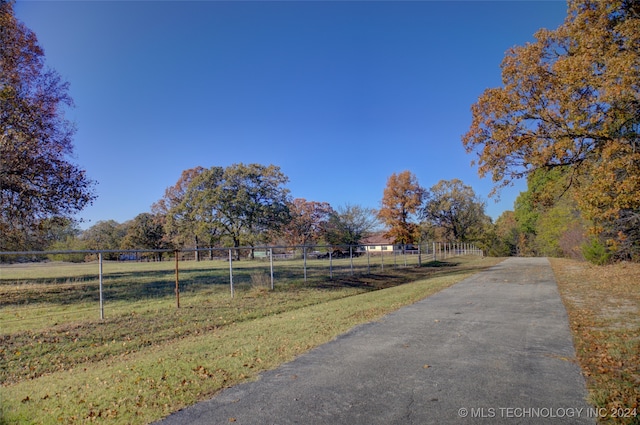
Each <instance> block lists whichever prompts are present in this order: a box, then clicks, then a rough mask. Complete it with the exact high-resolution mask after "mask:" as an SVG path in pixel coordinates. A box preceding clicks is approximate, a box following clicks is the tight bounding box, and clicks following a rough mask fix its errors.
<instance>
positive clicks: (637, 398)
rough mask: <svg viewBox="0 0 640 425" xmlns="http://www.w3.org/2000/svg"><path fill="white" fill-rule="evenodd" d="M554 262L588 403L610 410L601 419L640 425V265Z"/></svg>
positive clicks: (563, 260)
mask: <svg viewBox="0 0 640 425" xmlns="http://www.w3.org/2000/svg"><path fill="white" fill-rule="evenodd" d="M551 264H552V266H553V270H554V273H555V275H556V279H557V281H558V287H559V289H560V293H561V295H562V298H563V301H564V304H565V306H566V308H567V312H568V314H569V321H570V325H571V329H572V331H573V334H574V343H575V346H576V351H577V355H578V360H579V361H580V364H581V366H582V369H583V373H584V374H585V376H586V378H587V387H588V389H589V396H590V400H589V401H590V402H591V403H592V404H593V405H595V406H596V407H598V408H602V409H604V410H603V412H604V411H606V412H607V413H608V414H607V417H606V418H603V419H602V420H601V422H602V423H606V424H610V423H611V424H613V423H619V424H640V416H639V415H640V264H633V263H620V264H615V265H609V266H593V265H590V264H587V263H581V262H576V261H572V260H565V259H552V260H551ZM634 409H635V410H634ZM617 416H618V417H617Z"/></svg>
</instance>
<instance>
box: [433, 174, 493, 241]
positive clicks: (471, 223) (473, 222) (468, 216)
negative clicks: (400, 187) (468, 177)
mask: <svg viewBox="0 0 640 425" xmlns="http://www.w3.org/2000/svg"><path fill="white" fill-rule="evenodd" d="M484 208H485V205H484V202H483V201H481V200H480V199H479V198H478V197H477V196H476V194H475V192H474V191H473V188H472V187H471V186H467V185H465V184H464V183H463V182H462V181H461V180H459V179H453V180H440V181H439V182H438V183H436V184H435V185H434V186H432V187H431V189H429V190H427V191H426V193H425V205H424V208H423V209H422V211H421V215H422V218H423V219H424V220H425V221H426V222H427V223H428V224H430V225H432V226H435V227H439V228H441V229H442V231H443V236H444V237H445V238H447V239H449V240H452V241H456V242H471V241H473V240H474V238H477V237H478V236H479V235H480V234H482V232H483V229H484V226H485V225H486V224H487V223H488V222H489V221H490V219H489V218H488V217H487V216H486V214H485V212H484Z"/></svg>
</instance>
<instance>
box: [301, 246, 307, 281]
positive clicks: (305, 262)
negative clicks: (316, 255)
mask: <svg viewBox="0 0 640 425" xmlns="http://www.w3.org/2000/svg"><path fill="white" fill-rule="evenodd" d="M302 258H303V264H304V281H305V282H306V281H307V247H306V246H303V247H302Z"/></svg>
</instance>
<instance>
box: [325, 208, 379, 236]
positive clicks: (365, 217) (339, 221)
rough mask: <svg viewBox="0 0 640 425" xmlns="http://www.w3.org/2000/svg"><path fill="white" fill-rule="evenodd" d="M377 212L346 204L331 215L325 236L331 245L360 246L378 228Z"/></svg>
mask: <svg viewBox="0 0 640 425" xmlns="http://www.w3.org/2000/svg"><path fill="white" fill-rule="evenodd" d="M376 215H377V214H376V211H375V210H373V209H370V208H365V207H361V206H359V205H350V204H346V205H345V206H343V207H338V210H337V211H335V212H334V213H333V214H331V217H330V218H329V221H328V223H327V226H326V228H325V231H324V234H325V239H326V241H327V243H329V244H331V245H358V244H359V243H360V241H361V240H362V239H364V238H366V237H367V236H369V235H371V232H372V231H373V230H374V229H375V228H376V227H377V226H378V221H377V219H376Z"/></svg>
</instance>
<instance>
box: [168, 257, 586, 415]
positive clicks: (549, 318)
mask: <svg viewBox="0 0 640 425" xmlns="http://www.w3.org/2000/svg"><path fill="white" fill-rule="evenodd" d="M586 395H587V391H586V389H585V382H584V379H583V376H582V375H581V372H580V368H579V366H578V365H577V364H576V362H575V351H574V347H573V342H572V337H571V333H570V331H569V327H568V321H567V314H566V311H565V308H564V305H563V304H562V302H561V300H560V296H559V294H558V289H557V285H556V282H555V278H554V276H553V272H552V270H551V267H550V265H549V262H548V261H547V260H546V259H544V258H510V259H508V260H506V261H504V262H502V263H500V264H498V265H497V266H495V267H492V268H490V269H488V270H486V271H483V272H480V273H478V274H476V275H474V276H472V277H470V278H468V279H466V280H464V281H462V282H460V283H458V284H456V285H454V286H452V287H450V288H448V289H446V290H444V291H441V292H439V293H437V294H435V295H433V296H431V297H429V298H426V299H424V300H422V301H420V302H418V303H416V304H413V305H411V306H408V307H405V308H402V309H400V310H398V311H396V312H395V313H392V314H390V315H388V316H385V317H384V318H383V319H382V320H380V321H377V322H373V323H369V324H366V325H362V326H359V327H356V328H355V329H353V330H352V331H350V332H348V333H346V334H344V335H342V336H340V337H339V338H337V339H335V340H334V341H331V342H329V343H327V344H325V345H323V346H321V347H318V348H316V349H314V350H312V351H310V352H309V353H307V354H305V355H302V356H300V357H298V358H297V359H296V360H294V361H292V362H290V363H287V364H285V365H283V366H281V367H279V368H278V369H276V370H273V371H270V372H267V373H264V374H262V375H261V378H260V379H259V380H258V381H256V382H251V383H246V384H242V385H238V386H236V387H233V388H229V389H226V390H224V391H222V392H221V393H219V394H218V395H217V396H216V397H214V398H213V399H211V400H208V401H204V402H202V403H199V404H197V405H195V406H192V407H190V408H187V409H184V410H182V411H180V412H177V413H175V414H173V415H171V416H169V417H168V418H166V419H165V420H163V421H161V424H162V425H170V424H229V423H234V424H260V425H262V424H305V425H309V424H327V425H328V424H331V425H335V424H349V425H357V424H362V425H372V424H453V423H456V424H457V423H460V424H487V425H488V424H496V423H497V424H547V423H549V424H551V423H553V424H557V423H564V424H594V423H595V417H594V416H595V415H594V411H593V409H592V408H591V407H590V406H589V405H588V404H587V403H586V401H585V399H586Z"/></svg>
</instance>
